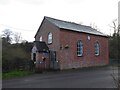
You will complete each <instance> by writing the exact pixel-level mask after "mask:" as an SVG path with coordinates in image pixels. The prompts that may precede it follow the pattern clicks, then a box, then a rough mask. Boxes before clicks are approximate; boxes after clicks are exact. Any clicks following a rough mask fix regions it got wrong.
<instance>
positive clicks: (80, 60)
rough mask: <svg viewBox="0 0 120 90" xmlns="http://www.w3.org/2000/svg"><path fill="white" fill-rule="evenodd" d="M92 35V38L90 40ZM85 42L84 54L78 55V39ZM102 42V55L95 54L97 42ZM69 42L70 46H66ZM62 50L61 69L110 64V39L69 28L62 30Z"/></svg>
mask: <svg viewBox="0 0 120 90" xmlns="http://www.w3.org/2000/svg"><path fill="white" fill-rule="evenodd" d="M88 36H90V40H88ZM78 40H81V41H82V43H83V56H81V57H79V56H77V41H78ZM96 41H98V42H99V44H100V55H99V56H95V48H94V47H95V42H96ZM66 44H68V45H69V48H68V49H65V48H64V46H65V45H66ZM60 45H61V46H62V49H61V50H60V57H59V59H60V60H61V61H60V63H61V69H68V68H79V67H88V66H98V65H106V64H108V39H107V38H105V37H101V36H95V35H90V34H85V33H78V32H73V31H68V30H61V31H60Z"/></svg>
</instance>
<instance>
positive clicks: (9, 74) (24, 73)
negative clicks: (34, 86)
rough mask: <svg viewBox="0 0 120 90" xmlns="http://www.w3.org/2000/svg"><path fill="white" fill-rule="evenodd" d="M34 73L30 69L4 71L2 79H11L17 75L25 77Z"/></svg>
mask: <svg viewBox="0 0 120 90" xmlns="http://www.w3.org/2000/svg"><path fill="white" fill-rule="evenodd" d="M31 74H33V72H29V71H10V72H6V73H2V79H10V78H17V77H25V76H29V75H31Z"/></svg>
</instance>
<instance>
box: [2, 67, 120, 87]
mask: <svg viewBox="0 0 120 90" xmlns="http://www.w3.org/2000/svg"><path fill="white" fill-rule="evenodd" d="M117 71H118V70H117V69H116V68H114V73H115V75H114V76H115V77H117V76H118V74H117V73H118V72H117ZM111 74H113V68H112V67H103V68H95V69H93V68H92V69H84V70H81V69H79V70H68V71H59V72H45V73H43V74H34V75H32V76H28V77H24V78H16V79H9V80H3V82H2V85H3V88H115V87H116V86H115V83H114V80H113V77H112V76H111Z"/></svg>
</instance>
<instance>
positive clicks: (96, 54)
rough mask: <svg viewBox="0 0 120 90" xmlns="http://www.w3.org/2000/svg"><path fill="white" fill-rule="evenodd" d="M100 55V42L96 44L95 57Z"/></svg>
mask: <svg viewBox="0 0 120 90" xmlns="http://www.w3.org/2000/svg"><path fill="white" fill-rule="evenodd" d="M99 55H100V44H99V42H98V41H97V42H96V43H95V56H99Z"/></svg>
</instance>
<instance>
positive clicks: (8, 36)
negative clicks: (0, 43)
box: [2, 29, 13, 43]
mask: <svg viewBox="0 0 120 90" xmlns="http://www.w3.org/2000/svg"><path fill="white" fill-rule="evenodd" d="M11 35H13V32H12V31H11V30H9V29H5V30H4V31H3V34H2V37H4V38H6V41H7V42H8V43H11V41H12V37H11Z"/></svg>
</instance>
